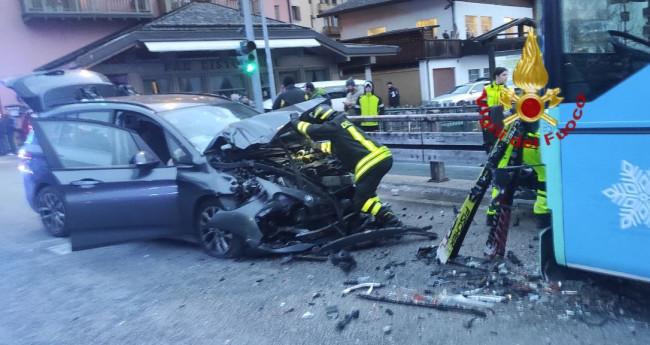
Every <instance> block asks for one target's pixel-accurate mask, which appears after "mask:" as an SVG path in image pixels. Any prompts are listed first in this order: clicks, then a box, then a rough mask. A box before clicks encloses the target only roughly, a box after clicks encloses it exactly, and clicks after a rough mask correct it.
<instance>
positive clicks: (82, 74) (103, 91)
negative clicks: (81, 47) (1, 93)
mask: <svg viewBox="0 0 650 345" xmlns="http://www.w3.org/2000/svg"><path fill="white" fill-rule="evenodd" d="M2 84H4V85H5V86H7V87H8V88H10V89H12V90H14V91H15V92H16V94H17V95H18V96H19V97H20V98H21V99H22V100H23V101H24V102H25V103H26V104H27V105H29V107H30V108H32V110H33V111H35V112H44V111H47V110H49V109H52V108H53V107H56V106H59V105H63V104H70V103H76V102H79V101H81V100H83V99H89V98H91V97H90V96H91V95H92V96H93V97H113V96H117V95H118V89H117V87H116V86H115V85H114V84H113V83H111V82H110V80H108V78H106V76H104V75H102V74H100V73H97V72H92V71H88V70H67V71H63V70H57V71H50V72H36V73H31V74H28V75H24V76H21V77H17V78H10V79H6V80H3V81H2Z"/></svg>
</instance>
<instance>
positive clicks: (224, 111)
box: [160, 103, 258, 152]
mask: <svg viewBox="0 0 650 345" xmlns="http://www.w3.org/2000/svg"><path fill="white" fill-rule="evenodd" d="M257 114H258V112H257V111H255V110H254V109H252V108H249V107H246V106H244V105H242V104H237V103H226V104H219V105H218V106H215V105H201V106H197V107H190V108H182V109H176V110H168V111H164V112H161V113H160V116H162V117H163V118H164V119H165V120H167V121H168V122H169V123H170V124H171V125H172V126H174V127H176V129H178V131H179V132H181V134H182V135H183V136H184V137H185V138H186V139H187V140H189V141H190V143H192V145H193V146H194V147H195V148H196V149H197V150H198V151H199V152H203V151H204V150H205V148H206V147H207V146H208V144H209V143H210V142H211V141H212V139H213V138H214V137H215V135H217V133H219V132H221V131H222V130H223V129H224V128H226V127H227V126H228V125H230V124H231V123H233V122H237V121H239V120H241V119H246V118H249V117H252V116H255V115H257Z"/></svg>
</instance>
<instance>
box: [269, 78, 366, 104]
mask: <svg viewBox="0 0 650 345" xmlns="http://www.w3.org/2000/svg"><path fill="white" fill-rule="evenodd" d="M345 82H346V80H328V81H314V82H312V84H314V87H315V88H317V89H319V88H320V89H324V90H325V92H327V94H328V95H329V97H330V99H331V100H332V108H334V110H336V111H344V110H345V107H344V106H343V101H345V95H346V94H347V91H346V90H345ZM365 82H366V81H365V80H359V79H355V80H354V84H355V85H356V86H357V88H362V87H363V83H365ZM305 84H307V83H296V87H298V88H301V89H303V90H304V89H305ZM272 108H273V100H272V99H270V98H269V99H267V100H265V101H264V110H265V111H269V110H271V109H272Z"/></svg>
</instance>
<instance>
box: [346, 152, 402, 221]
mask: <svg viewBox="0 0 650 345" xmlns="http://www.w3.org/2000/svg"><path fill="white" fill-rule="evenodd" d="M392 166H393V157H386V158H385V159H384V160H382V161H381V162H379V163H377V164H376V165H375V166H373V167H372V168H371V169H370V170H368V171H367V172H366V173H364V174H363V176H361V178H360V179H359V180H358V181H357V183H356V191H355V193H354V199H353V204H354V208H355V210H358V211H361V212H364V213H369V214H372V215H373V216H376V215H377V214H379V213H380V212H381V211H382V208H384V206H382V204H381V201H380V200H379V197H378V196H377V187H378V186H379V183H380V182H381V179H382V178H383V177H384V175H386V174H387V173H388V171H389V170H390V168H391V167H392Z"/></svg>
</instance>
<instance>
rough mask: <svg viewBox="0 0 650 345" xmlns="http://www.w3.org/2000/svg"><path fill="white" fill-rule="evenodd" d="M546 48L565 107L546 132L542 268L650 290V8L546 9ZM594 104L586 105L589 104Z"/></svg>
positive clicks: (542, 9)
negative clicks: (546, 223)
mask: <svg viewBox="0 0 650 345" xmlns="http://www.w3.org/2000/svg"><path fill="white" fill-rule="evenodd" d="M535 10H536V11H535V12H536V16H537V18H536V19H537V23H539V27H538V30H537V32H538V34H539V36H540V38H541V42H540V46H541V48H542V51H543V55H544V63H545V65H546V68H547V70H548V72H549V83H548V85H547V87H551V88H555V87H559V88H561V90H562V93H561V95H562V96H563V97H564V101H563V103H562V104H561V105H560V106H559V107H557V108H553V109H549V110H548V113H549V115H551V116H552V117H554V118H555V119H556V120H557V121H558V124H557V126H555V127H552V126H550V125H549V124H548V123H542V124H541V126H540V127H541V129H540V130H541V133H540V134H541V135H542V136H543V135H545V134H546V135H547V138H548V139H550V140H548V142H545V141H546V140H544V139H542V140H541V142H540V145H541V148H542V159H543V161H544V163H545V164H546V168H547V182H546V183H547V192H548V204H549V207H550V208H551V210H552V215H553V220H552V225H553V226H552V230H550V229H549V230H546V231H544V232H543V233H542V236H541V243H542V250H541V261H542V265H543V269H544V270H545V271H547V272H548V271H549V270H550V269H551V268H553V267H558V266H556V265H559V267H562V266H564V267H570V268H576V269H581V270H587V271H593V272H600V273H605V274H609V275H615V276H620V277H627V278H632V279H637V280H643V281H650V152H649V149H650V105H649V104H648V103H649V102H648V100H647V99H646V97H648V98H649V99H650V1H647V0H643V1H639V0H538V1H536V4H535ZM585 101H586V102H585Z"/></svg>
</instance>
